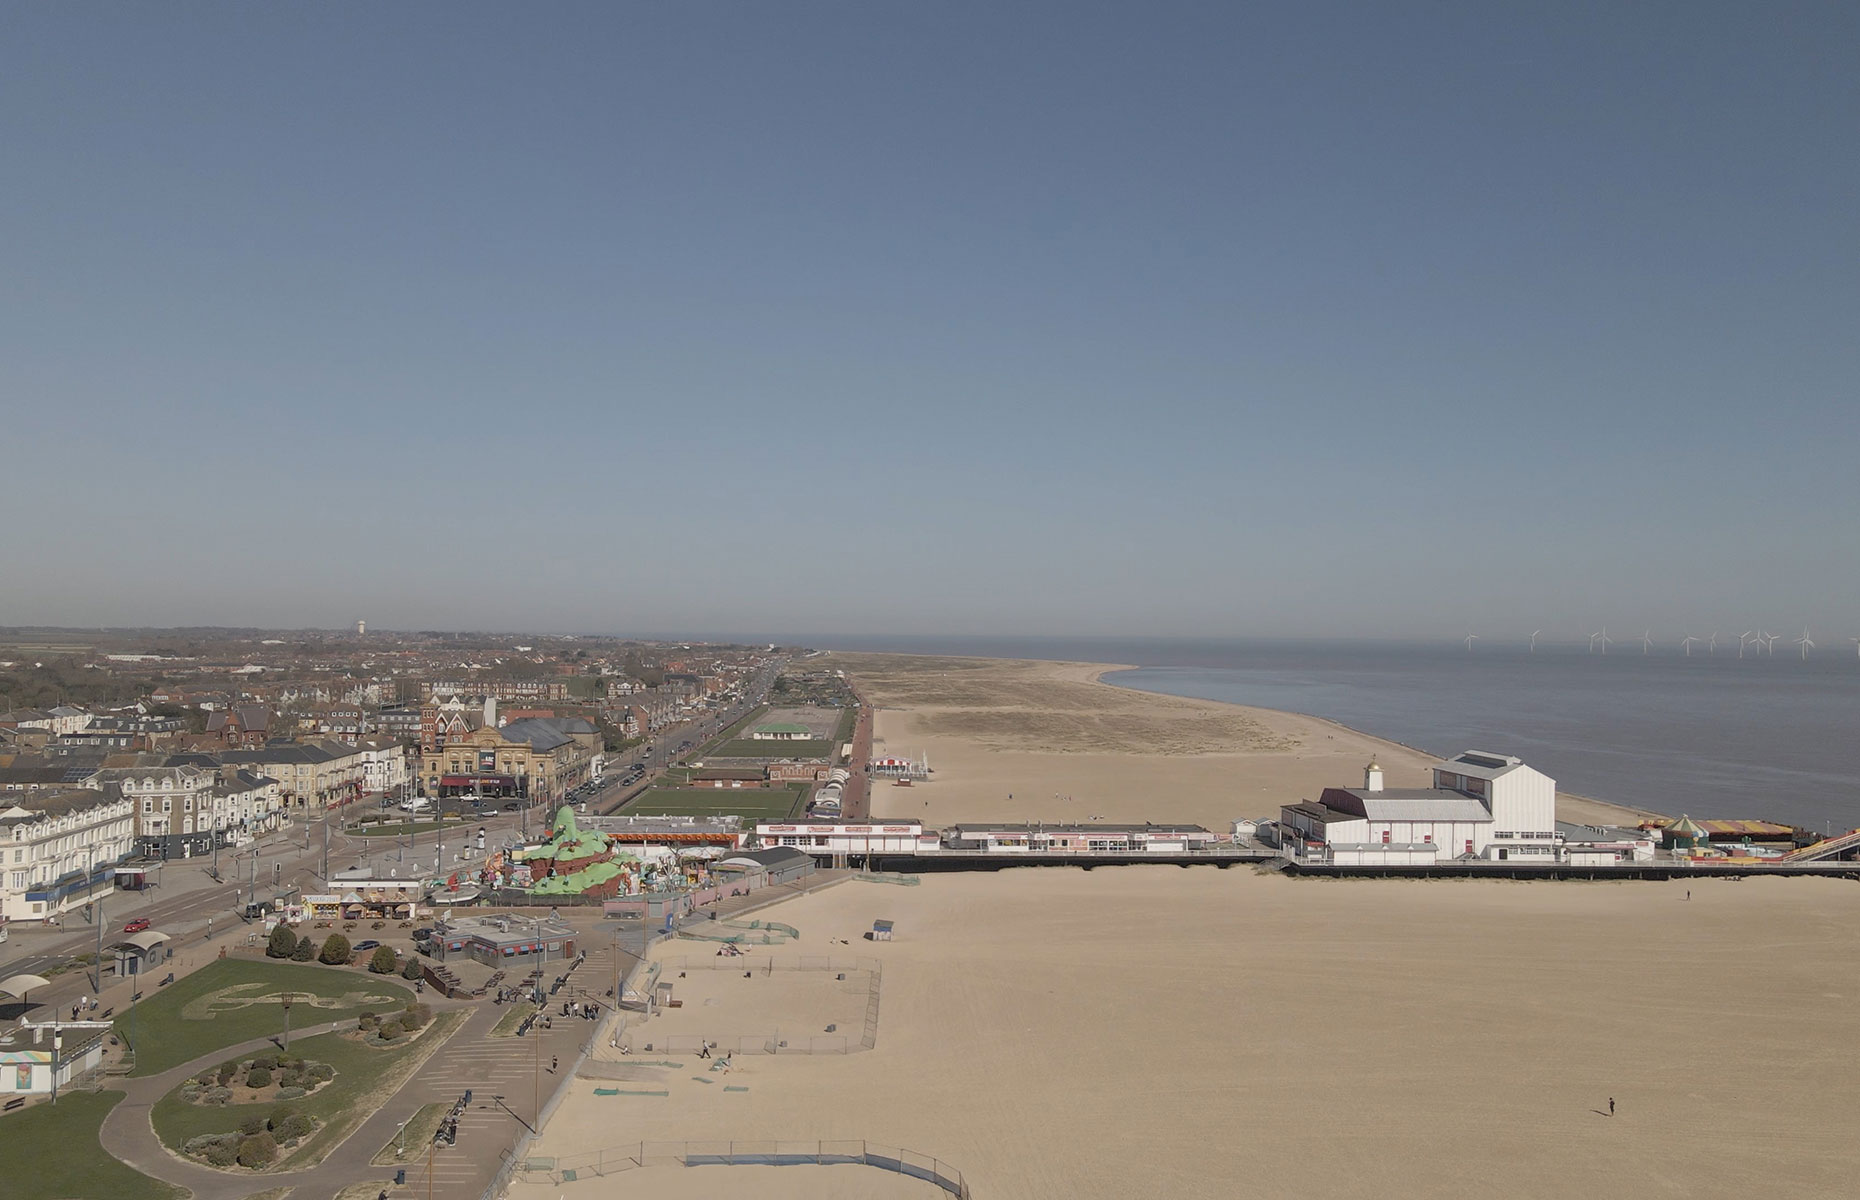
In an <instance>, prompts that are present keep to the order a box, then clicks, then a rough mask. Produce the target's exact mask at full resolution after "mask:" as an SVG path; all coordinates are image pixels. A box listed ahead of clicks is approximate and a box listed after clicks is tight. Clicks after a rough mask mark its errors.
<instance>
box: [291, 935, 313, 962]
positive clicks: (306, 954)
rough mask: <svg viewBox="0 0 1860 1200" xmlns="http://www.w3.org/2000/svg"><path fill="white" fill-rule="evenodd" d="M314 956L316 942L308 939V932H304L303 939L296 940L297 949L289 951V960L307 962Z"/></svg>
mask: <svg viewBox="0 0 1860 1200" xmlns="http://www.w3.org/2000/svg"><path fill="white" fill-rule="evenodd" d="M315 957H316V943H315V942H313V941H311V940H310V935H309V934H305V935H304V940H303V941H301V942H298V943H297V949H295V950H293V951H292V952H291V961H292V962H309V961H310V960H311V959H313V958H315Z"/></svg>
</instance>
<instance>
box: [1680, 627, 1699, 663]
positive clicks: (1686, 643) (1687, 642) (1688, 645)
mask: <svg viewBox="0 0 1860 1200" xmlns="http://www.w3.org/2000/svg"><path fill="white" fill-rule="evenodd" d="M1704 640H1705V639H1704V638H1695V637H1693V636H1692V635H1691V634H1689V633H1688V634H1687V635H1686V636H1685V638H1684V639H1683V640H1681V641H1680V643H1679V646H1680V648H1681V649H1682V650H1684V651H1685V652H1686V657H1687V658H1691V657H1692V643H1693V642H1702V641H1704Z"/></svg>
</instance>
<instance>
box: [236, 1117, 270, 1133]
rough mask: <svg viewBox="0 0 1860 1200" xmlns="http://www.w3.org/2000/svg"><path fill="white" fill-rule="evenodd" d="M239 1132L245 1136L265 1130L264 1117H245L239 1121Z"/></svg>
mask: <svg viewBox="0 0 1860 1200" xmlns="http://www.w3.org/2000/svg"><path fill="white" fill-rule="evenodd" d="M239 1132H240V1133H243V1134H245V1135H246V1136H247V1137H251V1136H252V1135H253V1134H255V1133H263V1132H265V1118H263V1117H247V1118H246V1119H245V1120H243V1121H241V1122H239Z"/></svg>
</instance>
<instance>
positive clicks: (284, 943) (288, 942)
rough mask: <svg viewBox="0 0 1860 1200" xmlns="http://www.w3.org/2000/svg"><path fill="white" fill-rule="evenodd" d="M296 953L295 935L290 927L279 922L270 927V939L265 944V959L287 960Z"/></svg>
mask: <svg viewBox="0 0 1860 1200" xmlns="http://www.w3.org/2000/svg"><path fill="white" fill-rule="evenodd" d="M295 953H297V935H296V934H295V933H293V932H291V927H290V926H289V925H286V924H285V923H284V922H282V921H280V922H278V923H277V924H276V925H274V926H272V929H271V937H270V939H269V940H267V941H266V942H265V957H266V958H289V957H290V956H291V955H293V954H295Z"/></svg>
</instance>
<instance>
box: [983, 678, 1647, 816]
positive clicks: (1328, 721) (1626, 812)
mask: <svg viewBox="0 0 1860 1200" xmlns="http://www.w3.org/2000/svg"><path fill="white" fill-rule="evenodd" d="M1002 661H1007V662H1013V661H1019V660H1014V659H1004V660H1002ZM1140 670H1143V668H1142V667H1133V666H1127V665H1124V664H1121V663H1113V664H1107V665H1106V666H1105V667H1104V669H1103V670H1101V671H1099V672H1098V674H1097V675H1096V676H1095V677H1094V678H1093V682H1095V683H1100V684H1103V685H1104V686H1105V687H1113V688H1118V689H1120V690H1122V691H1126V692H1137V693H1140V694H1142V695H1146V696H1174V695H1175V693H1174V692H1155V691H1150V690H1149V689H1148V688H1133V687H1127V686H1125V685H1124V684H1121V683H1113V682H1111V681H1110V680H1107V679H1105V678H1104V677H1105V676H1106V675H1109V674H1111V673H1113V672H1116V671H1140ZM1179 698H1181V699H1195V700H1205V697H1201V696H1194V697H1179ZM1205 702H1206V703H1208V704H1225V705H1227V706H1228V707H1229V708H1237V709H1240V710H1241V711H1242V712H1251V713H1278V714H1282V715H1284V716H1293V717H1303V718H1304V719H1305V720H1307V721H1316V722H1317V723H1318V724H1320V725H1329V726H1331V727H1332V728H1334V729H1340V730H1343V731H1344V732H1346V733H1352V734H1355V735H1356V736H1358V737H1363V738H1368V739H1369V740H1371V741H1375V742H1381V743H1383V744H1384V745H1388V746H1393V747H1396V748H1397V749H1400V750H1405V751H1407V752H1408V753H1410V754H1420V755H1425V756H1426V757H1428V758H1432V759H1438V758H1439V755H1436V754H1434V753H1432V752H1430V751H1427V750H1423V749H1421V748H1420V747H1419V746H1410V745H1409V744H1408V743H1407V742H1400V741H1396V740H1395V739H1394V738H1390V737H1384V736H1382V735H1381V734H1379V733H1370V732H1369V731H1368V730H1364V729H1358V728H1356V727H1355V726H1354V725H1345V724H1344V723H1343V722H1342V721H1338V720H1335V719H1334V718H1331V717H1326V716H1320V715H1319V714H1317V713H1309V712H1302V711H1300V710H1298V709H1295V708H1261V707H1259V706H1258V705H1254V704H1235V703H1233V702H1232V701H1230V700H1205ZM1556 796H1557V800H1558V801H1559V802H1561V801H1563V800H1566V799H1567V800H1573V801H1577V802H1580V803H1582V804H1588V805H1594V806H1595V807H1596V808H1598V809H1606V810H1608V811H1611V812H1616V813H1619V814H1621V817H1622V820H1621V821H1619V822H1614V823H1615V824H1627V825H1637V824H1639V823H1640V822H1641V821H1643V820H1646V819H1648V818H1653V819H1656V820H1660V821H1670V820H1672V819H1673V816H1672V814H1670V813H1662V812H1655V811H1654V810H1653V809H1651V808H1634V807H1632V806H1631V805H1627V804H1618V803H1616V802H1615V801H1613V800H1603V799H1600V798H1599V797H1596V796H1585V795H1583V794H1582V793H1581V792H1566V791H1563V790H1562V789H1561V788H1559V789H1557V793H1556ZM1558 819H1559V820H1561V818H1560V817H1559V818H1558Z"/></svg>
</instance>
